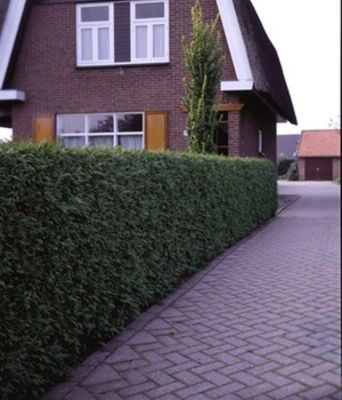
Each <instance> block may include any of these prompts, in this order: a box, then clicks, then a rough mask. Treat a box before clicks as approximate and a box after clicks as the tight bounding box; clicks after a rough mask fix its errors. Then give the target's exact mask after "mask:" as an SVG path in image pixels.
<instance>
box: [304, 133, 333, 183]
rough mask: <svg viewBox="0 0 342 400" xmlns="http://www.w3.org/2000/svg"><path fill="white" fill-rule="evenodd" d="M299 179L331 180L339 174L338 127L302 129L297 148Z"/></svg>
mask: <svg viewBox="0 0 342 400" xmlns="http://www.w3.org/2000/svg"><path fill="white" fill-rule="evenodd" d="M298 173H299V180H300V181H304V180H307V181H332V180H335V179H337V178H339V177H340V176H341V132H340V130H339V129H320V130H306V131H302V134H301V138H300V142H299V149H298Z"/></svg>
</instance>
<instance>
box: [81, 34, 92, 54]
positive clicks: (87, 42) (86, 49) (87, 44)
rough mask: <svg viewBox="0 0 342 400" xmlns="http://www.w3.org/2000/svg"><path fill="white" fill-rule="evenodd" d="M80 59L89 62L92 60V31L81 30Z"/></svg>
mask: <svg viewBox="0 0 342 400" xmlns="http://www.w3.org/2000/svg"><path fill="white" fill-rule="evenodd" d="M81 59H82V61H89V60H92V59H93V43H92V30H91V29H82V30H81Z"/></svg>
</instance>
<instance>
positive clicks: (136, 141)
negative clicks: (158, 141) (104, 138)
mask: <svg viewBox="0 0 342 400" xmlns="http://www.w3.org/2000/svg"><path fill="white" fill-rule="evenodd" d="M142 138H143V137H142V135H127V136H119V137H118V144H119V145H120V146H122V147H125V148H126V149H142V148H143V143H142Z"/></svg>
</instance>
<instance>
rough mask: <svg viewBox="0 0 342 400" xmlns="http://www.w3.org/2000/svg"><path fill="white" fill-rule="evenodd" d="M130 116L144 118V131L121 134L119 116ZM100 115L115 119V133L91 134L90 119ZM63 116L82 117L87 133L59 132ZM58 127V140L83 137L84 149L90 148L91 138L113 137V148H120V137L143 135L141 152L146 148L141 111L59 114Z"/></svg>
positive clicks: (143, 116) (57, 118)
mask: <svg viewBox="0 0 342 400" xmlns="http://www.w3.org/2000/svg"><path fill="white" fill-rule="evenodd" d="M119 114H120V115H130V114H139V115H141V116H142V131H135V132H119V130H118V120H117V116H118V115H119ZM99 115H111V116H112V117H113V132H89V117H93V116H99ZM63 116H78V117H79V116H82V117H83V118H84V119H85V120H84V127H85V132H80V133H73V132H63V133H60V132H59V118H60V117H63ZM56 127H57V138H63V137H66V138H67V137H69V138H72V137H83V138H84V146H83V147H88V146H89V138H90V137H96V136H97V137H103V136H110V137H113V147H116V146H118V142H119V141H118V137H119V136H138V135H141V138H142V147H141V150H143V149H144V148H145V131H144V127H145V113H144V112H141V111H127V112H126V111H125V112H117V113H106V112H103V113H88V114H80V113H75V114H67V113H65V114H58V115H57V116H56Z"/></svg>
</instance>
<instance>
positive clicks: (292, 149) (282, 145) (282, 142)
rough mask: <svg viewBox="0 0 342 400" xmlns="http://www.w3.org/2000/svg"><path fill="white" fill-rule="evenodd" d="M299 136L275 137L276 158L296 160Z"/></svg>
mask: <svg viewBox="0 0 342 400" xmlns="http://www.w3.org/2000/svg"><path fill="white" fill-rule="evenodd" d="M299 140H300V134H296V135H278V136H277V157H278V158H296V157H297V151H298V144H299Z"/></svg>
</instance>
